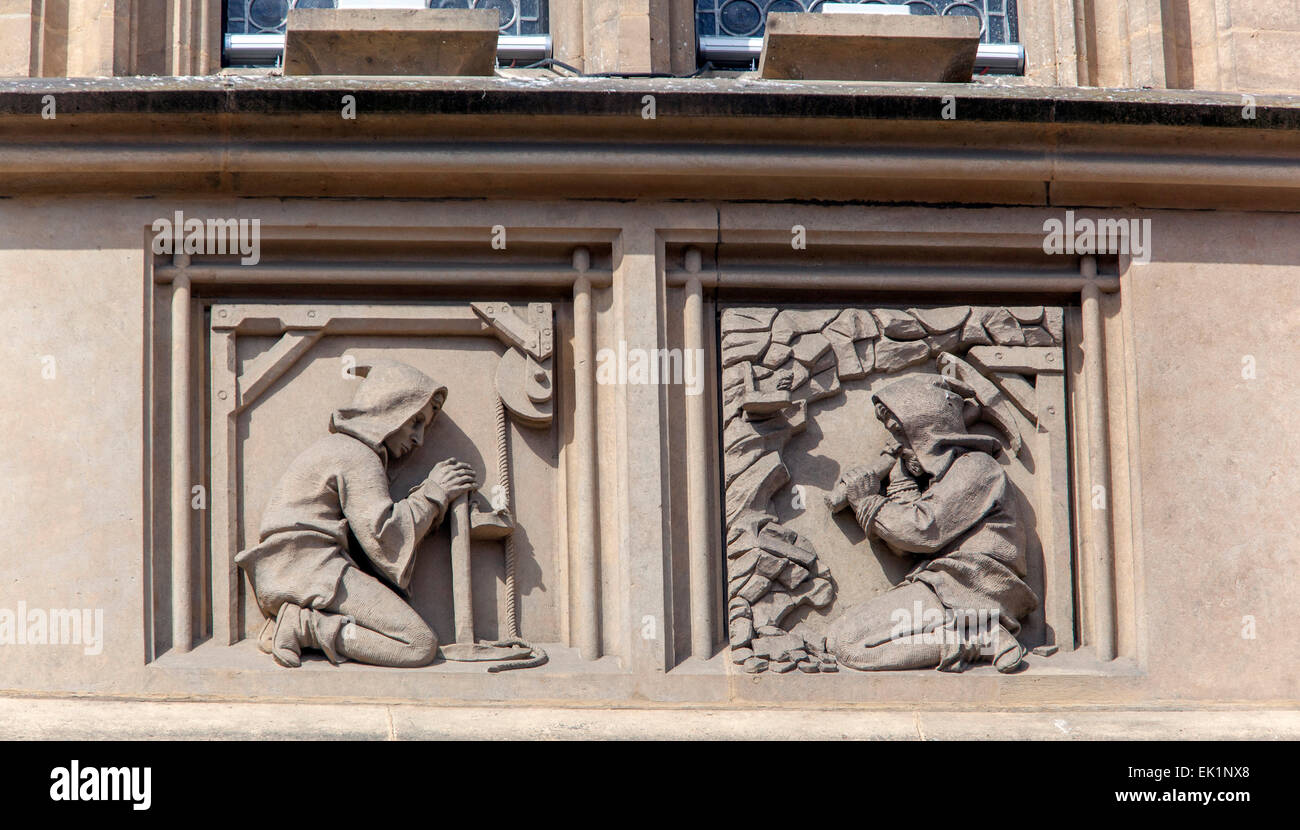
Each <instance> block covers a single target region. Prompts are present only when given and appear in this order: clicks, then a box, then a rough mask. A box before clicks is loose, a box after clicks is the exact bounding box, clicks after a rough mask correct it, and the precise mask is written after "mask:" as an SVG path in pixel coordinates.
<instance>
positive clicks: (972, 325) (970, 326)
mask: <svg viewBox="0 0 1300 830" xmlns="http://www.w3.org/2000/svg"><path fill="white" fill-rule="evenodd" d="M961 342H962V345H963V346H969V345H971V344H972V343H974V344H984V345H988V344H990V343H992V342H993V340H992V339H991V338H990V337H989V333H988V332H987V331H985V330H984V324H983V323H981V322H980V321H979V320H978V319H977V316H976V315H975V314H971V316H970V317H968V318H966V322H965V323H964V324H963V325H962V327H961Z"/></svg>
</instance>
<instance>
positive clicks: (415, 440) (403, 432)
mask: <svg viewBox="0 0 1300 830" xmlns="http://www.w3.org/2000/svg"><path fill="white" fill-rule="evenodd" d="M442 401H443V396H442V395H436V396H434V399H433V400H431V401H429V403H428V404H426V405H425V407H424V409H421V410H420V411H419V412H417V413H416V414H415V415H414V416H413V417H412V418H410V419H409V420H408V421H407V422H406V423H404V424H402V426H401V428H399V429H398V430H397V431H396V432H394V433H393V434H392V435H390V436H388V437H387V438H385V439H384V446H385V447H387V448H388V457H389V458H392V459H393V460H394V461H396V460H397V459H399V458H401V457H402V456H404V455H406V454H407V453H409V452H410V451H411V450H413V449H415V448H417V447H421V446H423V445H424V434H425V432H426V431H427V430H428V429H429V427H430V426H432V425H433V422H434V421H435V420H437V418H438V413H439V412H441V411H442Z"/></svg>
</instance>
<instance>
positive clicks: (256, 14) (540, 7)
mask: <svg viewBox="0 0 1300 830" xmlns="http://www.w3.org/2000/svg"><path fill="white" fill-rule="evenodd" d="M428 4H429V7H430V8H434V9H496V10H497V11H498V12H500V14H501V34H503V35H544V34H546V32H547V21H546V0H429V3H428ZM295 8H296V9H332V8H335V0H227V2H226V34H228V35H256V34H284V24H285V20H286V19H287V18H288V16H289V9H295Z"/></svg>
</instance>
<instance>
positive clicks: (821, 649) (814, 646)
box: [790, 620, 826, 654]
mask: <svg viewBox="0 0 1300 830" xmlns="http://www.w3.org/2000/svg"><path fill="white" fill-rule="evenodd" d="M790 633H791V634H793V635H795V636H796V637H799V638H800V639H802V640H803V642H804V645H805V646H806V647H807V648H808V650H809V651H810V652H815V653H817V654H824V653H825V652H826V635H825V634H821V633H819V632H817V631H814V630H813V629H812V626H810V625H808V622H807V621H806V620H805V621H803V622H800V623H798V624H797V625H795V626H794V627H793V628H791V629H790Z"/></svg>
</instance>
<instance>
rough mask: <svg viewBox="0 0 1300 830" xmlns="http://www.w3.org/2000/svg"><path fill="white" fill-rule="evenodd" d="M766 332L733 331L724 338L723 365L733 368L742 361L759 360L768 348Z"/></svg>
mask: <svg viewBox="0 0 1300 830" xmlns="http://www.w3.org/2000/svg"><path fill="white" fill-rule="evenodd" d="M767 343H768V334H767V332H765V331H733V332H728V333H727V334H725V335H723V336H722V365H723V367H727V366H731V365H733V364H736V363H739V362H741V361H742V360H748V361H753V360H757V359H758V356H759V355H761V354H762V353H763V350H764V349H766V348H767Z"/></svg>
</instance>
